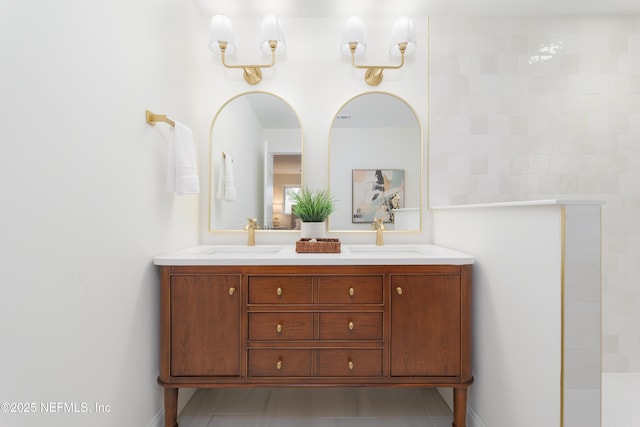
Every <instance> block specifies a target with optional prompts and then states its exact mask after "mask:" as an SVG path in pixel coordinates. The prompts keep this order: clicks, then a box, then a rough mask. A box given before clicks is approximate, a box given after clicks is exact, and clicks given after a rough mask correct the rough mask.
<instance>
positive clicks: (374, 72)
mask: <svg viewBox="0 0 640 427" xmlns="http://www.w3.org/2000/svg"><path fill="white" fill-rule="evenodd" d="M357 47H358V43H357V42H350V43H349V49H350V50H351V65H353V68H357V69H365V70H367V71H366V72H365V73H364V81H365V82H367V84H368V85H369V86H377V85H379V84H380V82H381V81H382V77H383V75H382V72H383V71H384V70H397V69H399V68H402V66H403V65H404V53H405V51H406V50H407V43H406V42H402V43H399V44H398V49H399V50H400V64H399V65H358V64H356V48H357Z"/></svg>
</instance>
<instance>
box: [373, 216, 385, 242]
mask: <svg viewBox="0 0 640 427" xmlns="http://www.w3.org/2000/svg"><path fill="white" fill-rule="evenodd" d="M383 221H384V220H383V219H382V218H376V219H374V220H373V224H371V228H373V229H375V230H376V246H382V231H383V230H384V224H383V223H382V222H383Z"/></svg>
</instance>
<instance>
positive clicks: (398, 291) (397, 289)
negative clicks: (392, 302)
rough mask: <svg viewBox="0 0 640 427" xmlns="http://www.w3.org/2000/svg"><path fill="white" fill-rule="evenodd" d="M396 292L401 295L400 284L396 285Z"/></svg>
mask: <svg viewBox="0 0 640 427" xmlns="http://www.w3.org/2000/svg"><path fill="white" fill-rule="evenodd" d="M396 292H397V293H398V295H402V288H401V287H400V286H398V287H397V288H396Z"/></svg>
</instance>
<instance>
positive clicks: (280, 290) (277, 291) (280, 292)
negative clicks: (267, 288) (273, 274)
mask: <svg viewBox="0 0 640 427" xmlns="http://www.w3.org/2000/svg"><path fill="white" fill-rule="evenodd" d="M276 294H278V296H281V295H282V288H278V289H276Z"/></svg>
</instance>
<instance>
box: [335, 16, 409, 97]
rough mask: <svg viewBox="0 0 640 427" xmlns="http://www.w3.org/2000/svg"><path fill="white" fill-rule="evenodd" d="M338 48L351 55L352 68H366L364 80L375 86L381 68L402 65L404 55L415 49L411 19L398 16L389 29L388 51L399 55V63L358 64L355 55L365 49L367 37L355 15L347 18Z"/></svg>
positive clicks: (380, 78) (380, 79) (377, 83)
mask: <svg viewBox="0 0 640 427" xmlns="http://www.w3.org/2000/svg"><path fill="white" fill-rule="evenodd" d="M340 50H341V51H342V53H343V54H345V55H347V56H349V55H351V64H352V65H353V67H354V68H358V69H366V70H367V71H366V72H365V74H364V80H365V81H366V82H367V84H369V85H370V86H377V85H379V84H380V82H381V81H382V71H383V70H395V69H398V68H402V66H403V65H404V56H405V55H410V54H412V53H413V52H414V51H415V50H416V37H415V32H414V30H413V21H412V20H411V18H408V17H406V16H404V17H402V18H398V19H397V20H396V22H395V23H394V24H393V30H392V31H391V48H390V49H389V53H390V54H391V55H393V56H399V57H400V58H401V62H400V64H399V65H358V64H356V56H358V55H361V54H363V53H364V52H365V51H366V50H367V38H366V35H365V31H364V23H363V22H362V19H361V18H359V17H357V16H352V17H351V18H349V19H347V23H346V25H345V29H344V32H343V33H342V45H341V47H340Z"/></svg>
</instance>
